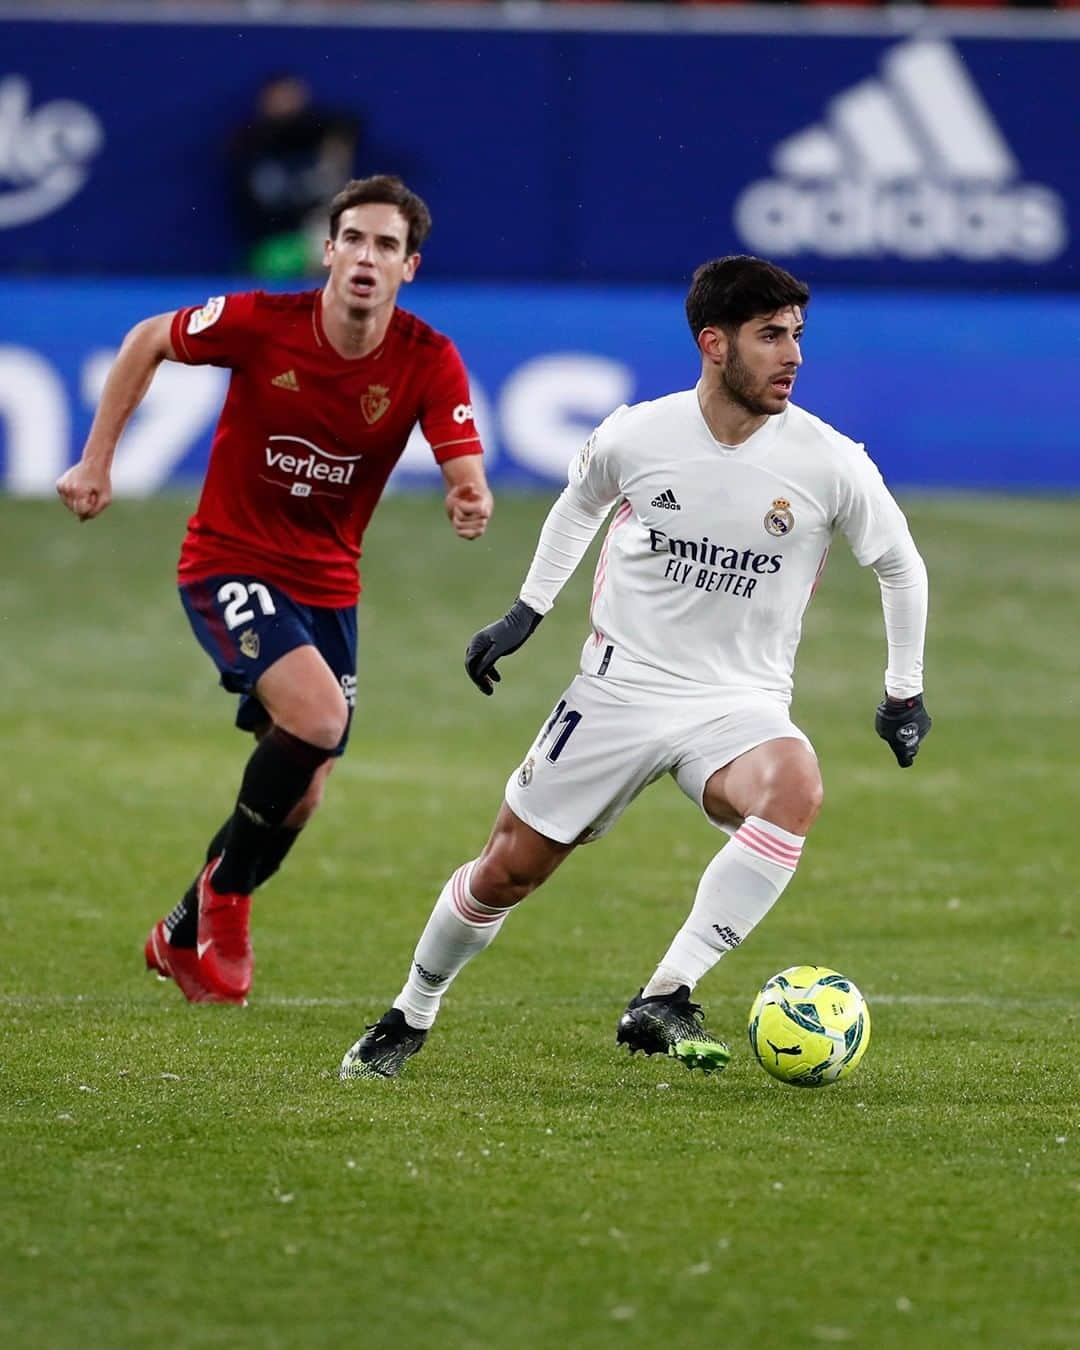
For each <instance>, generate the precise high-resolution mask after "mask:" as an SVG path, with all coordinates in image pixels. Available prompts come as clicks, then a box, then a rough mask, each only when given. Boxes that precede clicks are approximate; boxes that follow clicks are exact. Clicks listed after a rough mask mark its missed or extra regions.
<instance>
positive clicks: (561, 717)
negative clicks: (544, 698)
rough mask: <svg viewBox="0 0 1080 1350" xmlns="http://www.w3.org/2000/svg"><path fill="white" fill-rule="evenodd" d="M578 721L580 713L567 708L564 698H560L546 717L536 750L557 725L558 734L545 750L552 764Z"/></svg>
mask: <svg viewBox="0 0 1080 1350" xmlns="http://www.w3.org/2000/svg"><path fill="white" fill-rule="evenodd" d="M580 721H581V713H579V712H574V710H573V709H572V708H567V706H566V699H560V700H559V702H558V705H557V706H556V708H555V711H554V712H553V713H552V714H551V717H550V718H549V719H548V724H547V726H546V727H545V728H544V734H543V735H542V736H541V737H540V739H539V741H537V743H536V748H537V750H542V749H543V748H544V744H545V742H546V741H547V738H548V737H549V736H550V735H551V733H552V732H553V731H554V730H555V728H556V727H557V726H558V727H559V728H560V730H559V734H558V735H557V736H556V737H555V739H554V741H552V743H551V748H550V749H549V750H548V752H547V758H548V759H549V760H550V761H551V763H552V764H554V763H555V761H556V760H557V759H558V758H559V756H560V755H561V754H562V752H563V751H564V750H565V749H566V742H567V741H568V740H569V739H570V737H571V736H572V735H573V734H574V728H575V727H576V726H577V724H578V723H579V722H580Z"/></svg>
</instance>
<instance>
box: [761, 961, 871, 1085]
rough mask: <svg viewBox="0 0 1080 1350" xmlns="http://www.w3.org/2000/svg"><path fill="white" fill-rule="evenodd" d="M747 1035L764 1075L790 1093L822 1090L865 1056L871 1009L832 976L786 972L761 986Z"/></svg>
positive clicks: (809, 970) (808, 969)
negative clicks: (790, 1086) (791, 1087)
mask: <svg viewBox="0 0 1080 1350" xmlns="http://www.w3.org/2000/svg"><path fill="white" fill-rule="evenodd" d="M747 1030H748V1032H749V1035H750V1044H751V1046H752V1047H753V1050H754V1054H755V1055H756V1056H757V1060H758V1063H759V1064H760V1065H761V1067H762V1068H763V1069H764V1070H765V1072H766V1073H769V1074H772V1076H773V1077H774V1078H779V1080H780V1081H781V1083H791V1084H793V1085H794V1086H795V1087H824V1085H825V1084H826V1083H835V1082H836V1081H837V1079H840V1078H846V1077H847V1076H848V1074H849V1073H851V1072H852V1070H853V1069H854V1068H855V1066H856V1065H857V1064H858V1062H859V1060H861V1059H862V1057H863V1055H865V1054H866V1047H867V1046H868V1045H869V1044H870V1009H869V1008H868V1007H867V1006H866V1000H865V999H864V998H863V996H862V994H860V993H859V990H858V988H857V987H856V986H855V985H854V984H853V983H852V982H851V980H849V979H848V978H847V977H846V976H844V975H840V974H838V973H837V972H836V971H835V970H829V969H828V968H827V967H825V966H791V967H790V968H789V969H788V970H782V971H781V972H780V974H779V975H774V976H773V977H772V979H771V980H768V981H767V982H766V983H765V984H764V985H763V986H762V988H761V990H760V992H759V993H758V996H757V998H755V999H754V1003H753V1006H752V1007H751V1009H750V1019H749V1024H748V1027H747Z"/></svg>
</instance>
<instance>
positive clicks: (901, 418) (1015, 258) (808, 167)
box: [0, 0, 1080, 494]
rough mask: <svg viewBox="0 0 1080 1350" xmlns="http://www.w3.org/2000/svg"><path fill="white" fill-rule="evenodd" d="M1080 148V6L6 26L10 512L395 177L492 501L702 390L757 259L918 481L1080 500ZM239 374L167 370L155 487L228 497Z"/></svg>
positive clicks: (582, 11)
mask: <svg viewBox="0 0 1080 1350" xmlns="http://www.w3.org/2000/svg"><path fill="white" fill-rule="evenodd" d="M1078 126H1080V14H1076V13H1067V12H1063V11H1061V10H1043V11H1038V10H1033V9H1025V11H1024V12H1018V11H1017V9H1015V8H1005V7H985V8H984V7H980V8H978V9H975V8H965V9H941V8H936V7H928V8H917V7H914V6H902V7H901V6H886V7H877V6H875V7H863V6H860V7H852V6H844V7H841V8H826V7H822V6H817V5H804V6H797V5H784V6H780V5H769V6H757V7H752V8H750V7H729V6H725V5H709V6H702V5H681V4H680V5H668V6H653V5H633V6H625V5H614V4H549V5H541V4H534V5H523V4H512V5H481V6H474V5H445V4H436V5H424V4H410V5H369V6H355V5H353V6H348V5H345V4H344V3H338V4H333V5H322V6H318V7H315V8H308V7H304V6H300V5H296V6H273V7H266V6H263V7H245V6H236V5H231V4H227V3H225V0H216V2H215V3H210V4H206V3H202V4H198V5H193V6H190V7H181V6H178V5H176V4H172V3H170V4H165V5H145V4H143V5H138V4H136V3H134V0H128V2H127V3H123V4H116V3H113V4H110V5H98V6H92V5H89V4H85V3H83V4H77V5H70V4H69V5H65V6H53V5H50V4H49V3H48V0H41V2H40V3H38V4H35V5H33V6H16V5H11V4H6V5H5V4H0V486H3V487H4V488H6V490H8V491H11V492H15V493H27V494H36V493H43V492H47V491H51V484H52V480H53V478H54V477H55V475H56V473H57V472H59V471H60V469H62V468H63V467H64V465H65V464H66V463H68V462H69V461H70V460H71V459H72V458H74V457H75V456H76V455H77V453H78V451H79V449H80V447H81V440H82V437H83V436H84V435H85V431H86V429H87V427H88V425H89V418H90V415H91V412H92V408H93V403H94V400H95V398H96V395H97V392H98V390H99V388H100V383H101V379H102V378H103V373H104V370H105V368H106V366H107V362H108V359H109V356H110V354H111V352H112V351H114V350H115V348H116V346H117V344H118V342H119V340H120V338H121V337H122V336H123V333H124V331H125V330H126V328H127V327H128V326H129V325H130V324H131V323H133V322H135V321H136V320H137V319H139V318H141V317H143V316H144V315H146V314H149V313H154V312H158V311H161V310H164V309H170V308H174V307H176V306H177V305H180V304H188V303H194V302H196V301H201V300H203V299H205V298H206V296H207V295H208V294H219V293H221V292H223V291H227V290H240V289H245V288H246V287H248V286H250V285H253V284H259V285H266V284H268V285H273V286H291V287H296V286H299V285H304V286H310V285H314V284H317V280H315V279H313V278H314V276H315V272H316V271H317V267H316V264H315V261H314V260H315V259H316V258H317V245H318V241H319V239H320V238H321V235H322V232H323V222H322V216H321V212H320V211H319V210H318V209H317V203H318V202H319V201H321V200H323V199H324V198H325V196H326V195H327V189H328V185H329V184H332V183H335V182H336V181H337V180H338V179H340V178H343V177H347V176H348V175H349V174H350V173H357V174H365V173H371V172H396V173H400V174H401V175H402V176H403V177H404V178H405V179H406V181H407V182H409V184H410V185H411V186H412V187H414V188H415V189H416V190H417V191H418V192H420V193H421V195H423V196H424V197H425V198H426V199H427V200H428V202H429V204H430V205H431V207H432V211H433V215H434V218H435V229H434V232H433V235H432V238H431V240H430V241H429V243H428V246H427V248H426V250H425V258H424V264H423V267H422V269H421V273H420V278H419V280H418V282H417V284H416V286H415V287H414V288H413V289H412V290H409V291H406V292H405V293H403V301H404V303H405V305H406V307H408V308H414V309H415V310H416V311H417V312H418V313H419V314H421V315H422V316H423V317H425V318H427V319H428V320H429V321H430V322H432V323H434V324H435V325H436V326H437V327H439V328H442V329H443V330H444V331H447V332H449V333H450V334H451V335H452V336H453V337H454V338H455V340H456V341H457V342H458V345H459V346H460V347H461V349H462V352H463V354H464V355H465V358H466V361H467V362H468V364H469V366H470V370H471V374H472V377H473V382H474V395H475V402H476V404H477V406H478V409H479V411H480V417H481V422H482V425H483V426H484V429H485V433H486V435H485V438H486V441H487V443H488V445H489V448H490V450H491V453H492V469H493V477H494V478H495V480H496V481H500V480H502V481H504V482H514V483H540V482H545V483H546V482H552V481H555V480H557V479H559V478H561V477H562V476H563V473H564V470H565V465H566V463H567V461H568V460H569V458H570V457H571V456H572V454H573V453H574V451H575V449H576V448H577V446H578V445H579V444H580V441H581V439H582V438H583V436H584V435H585V434H587V432H588V430H589V429H590V427H591V426H592V425H593V424H594V423H595V422H596V421H597V420H599V418H601V417H602V416H604V415H605V414H606V413H607V412H608V411H610V409H611V408H612V407H614V406H615V405H616V404H618V403H619V402H623V401H626V400H633V399H637V398H644V397H651V396H655V395H657V394H660V393H662V392H666V391H667V390H669V389H672V388H680V387H685V386H687V385H688V384H690V383H692V381H693V379H694V378H695V370H696V359H695V354H694V351H693V348H692V346H691V344H690V339H689V336H688V334H687V332H686V329H685V324H684V322H683V319H682V299H683V295H684V294H685V289H686V285H687V282H688V279H689V275H690V273H691V271H692V270H693V268H694V266H695V265H696V264H697V263H698V262H700V261H702V260H703V259H704V258H707V257H712V256H716V255H719V254H723V253H727V252H753V253H759V254H762V255H765V256H768V257H771V258H773V259H775V260H776V261H778V262H781V263H783V264H784V265H786V266H788V267H790V268H791V270H793V271H794V272H796V274H798V275H799V276H801V277H803V278H805V279H806V280H808V281H809V282H810V284H811V286H812V288H813V290H814V298H813V300H812V304H811V311H810V316H811V317H810V326H809V329H808V339H807V344H806V357H807V364H806V367H805V371H804V374H803V376H802V377H801V380H800V392H799V394H798V395H797V398H798V400H799V401H801V402H804V403H805V404H806V405H807V406H809V407H810V408H811V409H812V410H814V411H817V412H819V413H820V414H821V415H822V416H824V417H826V418H828V419H829V420H831V421H835V422H836V423H837V424H838V425H839V426H840V427H841V428H842V429H845V430H849V431H851V432H852V433H853V434H856V435H858V436H859V437H860V438H864V439H865V440H866V442H867V445H868V447H869V448H870V449H871V451H872V452H873V453H874V454H875V456H876V457H877V458H878V459H879V461H880V462H881V463H882V465H883V467H884V468H885V471H886V474H887V476H888V477H889V478H890V480H891V481H892V482H893V483H895V484H898V485H927V486H940V485H945V486H953V487H991V488H1021V489H1043V490H1053V491H1062V490H1075V489H1076V488H1077V487H1080V456H1078V455H1077V453H1076V446H1075V438H1074V436H1073V433H1072V431H1071V430H1070V429H1068V428H1067V427H1066V422H1067V421H1068V420H1070V419H1068V418H1067V416H1066V415H1065V412H1066V407H1067V400H1068V398H1069V390H1070V389H1074V388H1075V384H1076V377H1075V369H1076V361H1077V357H1078V356H1080V267H1078V263H1080V239H1078V229H1080V170H1078V168H1077V164H1078V157H1077V155H1076V153H1075V150H1074V147H1073V144H1072V142H1073V139H1074V135H1075V129H1076V128H1077V127H1078ZM260 221H261V223H262V225H263V228H262V229H260ZM223 378H224V377H223V374H222V372H220V371H215V370H209V369H207V370H203V371H192V370H179V369H176V370H172V369H167V370H165V371H163V372H162V376H161V378H160V379H159V380H158V382H157V383H156V384H155V386H154V389H153V390H152V393H151V396H150V398H149V399H148V401H147V403H146V405H145V406H144V408H143V409H142V410H141V411H140V413H139V415H138V417H137V419H136V420H135V421H134V422H133V424H132V428H131V431H130V433H129V436H128V438H127V441H126V444H125V447H124V451H123V454H122V457H121V460H120V463H119V466H118V485H119V486H120V487H121V488H122V489H123V490H124V491H127V492H131V493H137V492H148V491H153V490H156V489H158V488H159V487H161V486H164V485H166V484H168V483H169V482H172V481H174V480H182V479H190V478H192V477H197V476H198V475H199V474H200V473H201V470H202V468H203V466H204V464H205V456H206V450H207V447H208V443H209V432H210V430H211V429H212V425H213V420H214V416H215V414H216V411H217V408H218V405H219V399H220V394H221V391H222V387H223V386H222V380H223ZM1062 405H1066V407H1063V406H1062ZM431 475H432V466H431V463H430V457H429V456H428V455H427V453H426V450H425V449H424V447H423V446H422V444H420V443H418V442H417V443H415V444H414V445H413V446H412V447H411V448H410V451H409V453H408V455H407V457H406V461H405V463H404V464H403V466H402V470H401V472H400V473H399V474H398V475H397V477H396V480H395V481H396V482H397V483H398V484H399V485H408V484H410V483H414V482H415V483H426V482H428V481H431Z"/></svg>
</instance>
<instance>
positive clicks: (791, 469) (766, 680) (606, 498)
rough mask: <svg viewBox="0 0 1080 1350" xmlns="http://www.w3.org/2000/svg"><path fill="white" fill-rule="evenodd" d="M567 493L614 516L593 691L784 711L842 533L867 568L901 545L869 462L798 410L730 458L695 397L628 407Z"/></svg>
mask: <svg viewBox="0 0 1080 1350" xmlns="http://www.w3.org/2000/svg"><path fill="white" fill-rule="evenodd" d="M569 478H570V485H569V488H568V489H567V492H566V494H564V495H565V497H566V499H567V502H568V505H571V506H573V505H577V506H578V507H580V509H581V510H582V511H584V512H588V513H591V514H594V515H595V513H596V512H598V511H606V510H608V509H610V508H611V507H612V506H615V507H616V510H615V514H614V516H613V517H612V520H611V523H610V525H609V527H608V531H607V536H606V538H605V540H604V543H603V548H602V551H601V554H600V558H599V561H598V564H597V568H596V576H595V580H594V587H593V598H592V606H591V619H592V626H593V633H592V635H591V636H590V638H589V639H588V640H587V641H586V643H585V647H584V649H583V652H582V664H581V669H582V672H583V673H584V674H588V675H597V674H604V675H608V676H610V677H613V678H620V677H622V678H627V679H634V680H638V681H645V682H653V683H659V684H667V683H669V682H671V681H674V682H676V683H679V684H685V682H687V681H689V682H692V683H694V684H697V685H702V686H724V687H732V686H734V687H741V688H748V689H757V690H764V691H768V692H772V693H775V694H778V695H780V696H782V697H783V698H785V699H787V700H790V698H791V688H792V674H793V671H794V665H795V652H796V649H797V647H798V645H799V638H800V635H801V630H802V619H803V614H804V613H805V611H806V607H807V605H808V604H809V602H810V598H811V596H812V595H813V593H814V588H815V586H816V584H817V580H818V578H819V576H820V575H821V571H822V568H823V567H824V564H825V558H826V555H827V553H828V550H829V545H830V542H831V540H832V538H833V535H834V533H835V531H836V530H839V531H840V532H841V533H842V534H843V535H844V537H845V538H846V539H847V541H848V543H849V544H850V546H851V549H852V551H853V553H854V554H855V557H856V558H857V560H858V561H859V563H861V564H863V565H866V564H868V563H871V562H873V561H875V560H876V559H877V558H879V557H881V555H882V554H884V553H885V552H886V551H887V550H888V549H889V548H891V547H892V546H893V545H895V544H896V543H898V542H899V541H901V540H903V539H904V538H906V537H908V528H907V522H906V520H905V519H904V515H903V513H902V511H901V510H900V508H899V506H898V505H897V504H896V502H895V500H894V499H893V497H892V496H891V494H890V493H889V491H888V489H887V488H886V486H885V484H884V482H883V481H882V478H881V474H880V473H879V472H878V470H877V468H876V466H875V465H874V464H873V462H872V461H871V459H870V458H869V456H868V455H867V454H866V452H865V451H864V450H863V448H862V446H861V445H857V444H856V443H855V442H854V441H851V440H849V439H848V438H847V437H846V436H842V435H841V434H840V433H839V432H837V431H835V430H834V429H833V428H832V427H830V426H829V425H828V424H827V423H825V422H822V421H821V420H820V419H819V418H817V417H814V416H812V415H811V414H810V413H808V412H805V411H804V410H803V409H802V408H799V407H796V406H794V405H789V406H788V408H787V409H786V410H785V411H784V412H782V413H779V414H777V415H776V416H774V417H770V418H769V420H768V421H767V422H766V423H765V424H764V426H762V427H761V428H760V429H759V430H758V431H756V432H755V433H754V434H753V435H752V436H751V437H750V438H749V439H748V440H746V441H744V442H743V443H742V444H741V445H737V446H728V445H723V444H721V443H720V442H718V441H717V440H716V439H715V438H714V437H713V435H712V433H711V432H710V430H709V427H708V425H707V423H706V421H705V418H704V416H703V415H702V412H701V409H700V407H699V404H698V398H697V391H696V390H694V389H690V390H686V391H684V392H682V393H677V394H670V395H668V396H667V397H666V398H661V399H657V400H656V401H655V402H651V403H639V404H635V405H634V406H632V407H627V406H625V405H624V406H623V407H621V408H618V409H616V410H615V412H613V413H612V414H611V416H610V417H608V418H607V419H606V420H605V421H604V422H603V423H602V424H601V425H600V426H599V427H598V428H597V430H596V431H595V432H594V433H593V435H592V436H591V437H590V439H589V441H588V442H587V444H586V446H585V448H584V449H583V450H582V452H581V454H580V455H579V456H578V457H577V458H576V460H575V461H574V463H573V464H572V465H571V468H570V475H569ZM523 595H526V598H527V593H526V589H523Z"/></svg>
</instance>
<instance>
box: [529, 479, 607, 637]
mask: <svg viewBox="0 0 1080 1350" xmlns="http://www.w3.org/2000/svg"><path fill="white" fill-rule="evenodd" d="M611 507H612V503H611V502H608V503H606V504H603V505H599V506H598V505H596V504H595V501H594V499H592V498H591V497H589V496H588V495H587V494H585V493H583V492H582V491H581V489H580V488H579V487H577V486H576V485H575V484H573V483H571V484H570V486H569V487H566V488H564V489H563V491H562V493H561V495H560V496H559V497H558V498H557V500H556V501H555V504H554V506H552V508H551V510H550V511H549V512H548V515H547V519H546V520H545V521H544V525H543V528H542V529H541V531H540V538H539V539H538V540H537V544H536V552H535V553H534V554H533V560H532V563H531V564H530V566H529V571H528V574H527V575H526V577H525V581H524V584H523V585H522V587H521V598H522V600H524V601H525V603H526V604H527V605H528V606H529V608H530V609H534V610H535V611H536V612H537V614H546V613H547V612H548V610H549V609H550V608H551V607H552V605H553V604H554V603H555V600H556V598H557V596H558V594H559V592H560V591H561V590H562V588H563V587H564V586H565V585H566V583H567V582H568V581H569V580H570V577H571V576H572V575H573V574H574V571H575V569H576V568H577V565H578V563H580V562H581V560H582V558H583V557H584V556H585V554H586V552H587V550H588V547H589V545H590V544H591V543H592V541H593V540H594V539H595V538H596V534H597V531H598V530H599V529H600V526H601V525H603V523H604V520H605V519H606V517H607V514H608V512H609V511H610V510H611Z"/></svg>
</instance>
